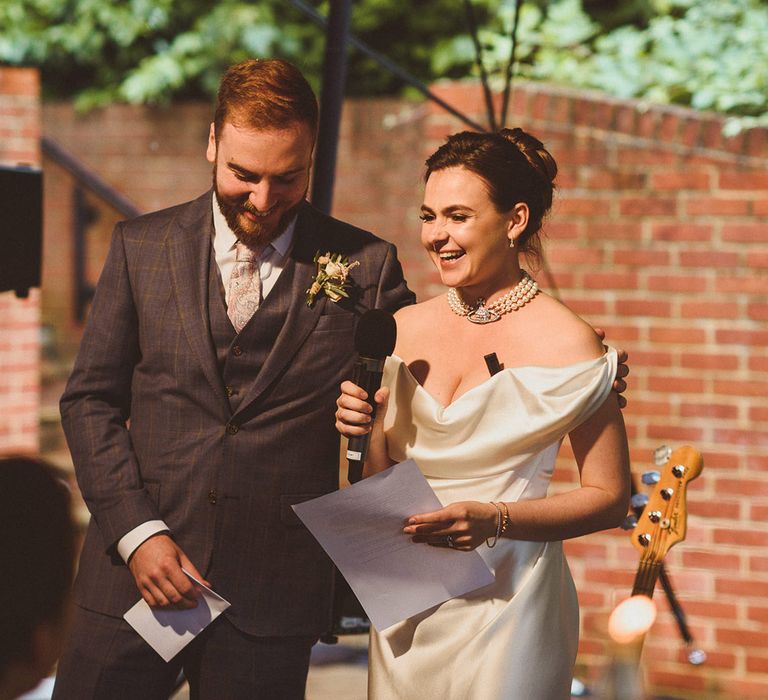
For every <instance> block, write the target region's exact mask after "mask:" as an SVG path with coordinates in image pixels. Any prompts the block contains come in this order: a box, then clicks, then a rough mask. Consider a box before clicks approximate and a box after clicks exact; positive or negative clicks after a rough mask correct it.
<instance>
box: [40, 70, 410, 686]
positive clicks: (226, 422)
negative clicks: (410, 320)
mask: <svg viewBox="0 0 768 700" xmlns="http://www.w3.org/2000/svg"><path fill="white" fill-rule="evenodd" d="M316 131H317V103H316V100H315V96H314V94H313V93H312V90H311V88H310V86H309V85H308V83H307V82H306V80H305V79H304V77H303V76H302V75H301V73H300V72H299V71H298V70H297V69H296V68H295V67H294V66H292V65H291V64H289V63H287V62H285V61H281V60H250V61H245V62H244V63H241V64H238V65H235V66H233V67H231V68H230V69H229V70H228V71H227V72H226V73H225V74H224V76H223V78H222V81H221V85H220V89H219V94H218V100H217V105H216V112H215V118H214V122H213V124H212V125H211V131H210V136H209V142H208V150H207V157H208V160H209V161H210V162H211V163H212V164H213V191H209V192H206V193H205V194H203V195H202V196H201V197H199V198H198V199H196V200H194V201H192V202H187V203H186V204H181V205H179V206H176V207H172V208H170V209H167V210H164V211H160V212H155V213H152V214H148V215H146V216H142V217H139V218H138V219H134V220H132V221H128V222H122V223H119V224H118V225H117V226H116V228H115V231H114V235H113V239H112V244H111V248H110V251H109V255H108V257H107V260H106V263H105V266H104V269H103V272H102V275H101V279H100V281H99V284H98V287H97V290H96V295H95V298H94V302H93V307H92V310H91V313H90V317H89V319H88V324H87V326H86V329H85V333H84V336H83V340H82V345H81V348H80V352H79V354H78V357H77V360H76V363H75V367H74V370H73V373H72V376H71V378H70V380H69V383H68V385H67V388H66V390H65V392H64V395H63V397H62V400H61V412H62V421H63V425H64V430H65V432H66V436H67V440H68V443H69V446H70V450H71V452H72V458H73V460H74V463H75V469H76V473H77V478H78V482H79V484H80V488H81V490H82V493H83V497H84V499H85V501H86V503H87V505H88V508H89V510H90V511H91V514H92V519H91V522H90V525H89V527H88V532H87V535H86V538H85V544H84V547H83V553H82V558H81V561H80V568H79V574H78V577H77V581H76V586H75V596H76V602H77V611H76V615H75V621H74V625H73V632H72V634H71V637H70V640H69V644H68V646H67V649H66V651H65V654H64V656H63V657H62V660H61V662H60V665H59V672H58V678H57V684H56V689H55V693H54V697H55V698H72V699H77V700H84V699H88V698H98V699H99V700H101V699H103V698H110V700H115V699H120V698H126V699H128V698H135V699H136V700H139V699H141V700H145V699H147V698H158V699H160V698H167V697H168V696H169V694H170V693H171V691H172V688H173V685H174V682H175V680H176V678H177V677H178V675H179V671H180V670H181V669H182V668H183V670H184V673H185V675H186V677H187V678H188V679H189V682H190V686H191V690H192V697H199V698H216V699H221V698H227V699H228V700H229V699H233V698H249V699H251V698H270V699H272V698H281V699H286V700H292V699H294V698H295V699H297V700H298V699H300V698H303V697H304V686H305V682H306V675H307V669H308V664H309V654H310V649H311V647H312V645H313V644H314V642H315V641H316V640H317V638H318V636H319V635H320V633H321V632H323V631H324V630H325V629H327V625H328V622H329V618H330V604H331V597H332V596H331V582H332V569H331V565H330V562H329V560H328V559H327V558H326V556H325V555H324V553H323V552H322V550H321V548H320V547H319V545H318V544H317V543H316V542H315V540H314V539H313V538H312V536H311V535H310V534H309V532H308V531H307V530H306V529H305V528H304V527H303V525H302V524H301V522H300V521H299V520H298V519H297V517H296V516H295V514H294V513H293V511H292V509H291V506H292V505H293V504H295V503H299V502H301V501H304V500H307V499H310V498H314V497H316V496H319V495H321V494H324V493H327V492H329V491H332V490H334V489H336V488H337V487H338V457H339V442H338V434H337V433H336V430H335V428H334V416H333V414H334V410H335V399H336V397H337V394H338V387H339V384H340V382H341V381H342V380H343V379H345V378H347V377H348V376H350V371H351V364H352V360H353V352H352V338H353V332H354V327H355V321H356V319H357V317H358V315H359V314H360V313H361V312H362V311H364V310H366V309H371V308H384V309H389V310H391V311H394V310H396V309H397V308H399V307H401V306H404V305H406V304H410V303H413V301H414V297H413V294H412V293H411V292H410V290H409V289H408V288H407V286H406V283H405V280H404V279H403V275H402V270H401V267H400V263H399V262H398V260H397V256H396V252H395V248H394V247H393V246H392V245H390V244H388V243H386V242H384V241H382V240H380V239H378V238H376V237H375V236H373V235H372V234H370V233H367V232H365V231H362V230H360V229H357V228H354V227H353V226H350V225H348V224H345V223H342V222H341V221H337V220H335V219H332V218H330V217H328V216H325V215H324V214H322V213H320V212H319V211H317V210H316V209H314V208H313V207H312V206H311V205H309V204H308V203H307V202H306V201H305V195H306V192H307V185H308V181H309V171H310V165H311V160H312V151H313V147H314V142H315V136H316ZM318 252H319V253H320V254H325V253H331V254H339V255H342V256H345V257H347V258H348V259H349V262H350V264H351V265H354V267H351V268H350V271H349V275H348V277H347V278H346V280H342V279H338V280H336V281H337V282H339V283H342V282H343V283H344V284H343V286H344V288H345V291H346V293H348V294H349V297H348V298H342V299H341V300H340V301H339V302H338V303H334V302H332V301H331V300H330V299H329V298H328V296H326V294H325V293H324V290H323V289H322V288H321V289H319V290H316V294H315V295H314V297H313V298H312V299H310V300H308V299H307V290H308V288H310V287H311V286H312V284H313V281H314V278H315V276H316V273H317V266H316V264H315V263H314V262H313V259H314V257H315V255H316V254H317V253H318ZM340 276H341V277H343V273H342V274H341V275H340ZM182 567H183V568H184V569H186V570H187V571H189V572H190V573H191V574H192V575H194V576H195V577H197V578H199V579H202V580H204V581H207V582H209V583H210V585H211V586H212V587H213V589H214V590H215V591H217V592H218V593H219V594H220V595H222V596H223V597H224V598H226V599H227V600H229V601H230V602H231V604H232V607H231V608H230V609H229V610H228V611H227V612H226V613H225V615H224V616H222V617H221V618H219V619H218V620H216V621H215V622H214V623H213V624H211V625H210V626H209V627H208V629H206V630H205V631H204V632H203V633H202V634H201V635H200V636H199V637H197V638H196V639H195V640H194V641H193V642H192V643H191V644H190V645H189V646H188V647H186V649H185V650H184V651H182V652H181V653H180V654H179V656H177V657H176V658H175V659H173V660H172V661H171V662H170V663H168V664H166V663H165V662H163V661H162V659H161V658H160V657H159V656H158V655H157V654H156V653H155V652H154V651H153V650H152V649H151V648H150V647H149V646H148V645H147V644H146V643H145V642H144V641H143V640H142V639H141V638H140V637H139V636H138V635H137V634H136V633H135V632H134V631H133V630H132V629H131V628H130V627H129V626H128V625H127V623H126V622H125V621H124V620H123V619H122V615H123V613H125V612H126V610H128V609H129V608H130V607H131V606H132V605H133V604H134V603H136V601H137V600H138V599H139V596H141V597H143V598H144V600H146V602H147V603H149V605H151V606H153V607H161V608H163V607H176V608H188V607H194V606H195V605H196V595H197V594H196V591H195V588H194V587H193V585H192V584H191V582H190V580H189V579H188V578H187V576H186V575H185V574H184V573H183V571H182Z"/></svg>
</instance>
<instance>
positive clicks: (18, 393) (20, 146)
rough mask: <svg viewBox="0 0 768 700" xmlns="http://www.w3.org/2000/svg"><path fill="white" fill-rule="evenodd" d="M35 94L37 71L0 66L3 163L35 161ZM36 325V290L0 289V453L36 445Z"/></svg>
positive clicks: (37, 137)
mask: <svg viewBox="0 0 768 700" xmlns="http://www.w3.org/2000/svg"><path fill="white" fill-rule="evenodd" d="M39 95H40V84H39V79H38V74H37V71H36V70H34V69H31V68H10V67H7V66H0V163H2V164H3V165H6V166H16V165H19V164H25V165H33V166H39V165H40V146H39V143H40V104H39V100H40V97H39ZM0 226H2V224H0ZM39 323H40V294H39V290H37V289H33V290H31V291H30V295H29V297H28V298H26V299H17V298H16V295H15V294H14V293H13V292H0V454H9V453H19V452H26V453H34V452H36V451H37V448H38V422H37V415H38V407H39V393H40V392H39V374H40V353H39V350H40V340H39Z"/></svg>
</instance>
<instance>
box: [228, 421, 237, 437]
mask: <svg viewBox="0 0 768 700" xmlns="http://www.w3.org/2000/svg"><path fill="white" fill-rule="evenodd" d="M238 430H240V426H239V425H238V424H237V423H227V432H228V433H229V434H230V435H234V434H235V433H237V431H238Z"/></svg>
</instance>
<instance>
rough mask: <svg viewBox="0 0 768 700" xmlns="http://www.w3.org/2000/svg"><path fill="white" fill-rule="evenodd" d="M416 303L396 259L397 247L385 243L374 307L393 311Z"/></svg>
mask: <svg viewBox="0 0 768 700" xmlns="http://www.w3.org/2000/svg"><path fill="white" fill-rule="evenodd" d="M415 303H416V295H415V294H414V293H413V292H412V291H411V290H410V289H408V285H407V283H406V281H405V277H404V276H403V267H402V265H401V264H400V261H399V260H398V259H397V249H396V248H395V246H393V245H391V244H387V252H386V255H385V257H384V264H383V265H382V267H381V274H380V276H379V284H378V289H377V295H376V304H375V306H376V308H377V309H386V310H387V311H391V312H392V313H394V312H395V311H397V310H398V309H400V308H402V307H403V306H408V305H409V304H415Z"/></svg>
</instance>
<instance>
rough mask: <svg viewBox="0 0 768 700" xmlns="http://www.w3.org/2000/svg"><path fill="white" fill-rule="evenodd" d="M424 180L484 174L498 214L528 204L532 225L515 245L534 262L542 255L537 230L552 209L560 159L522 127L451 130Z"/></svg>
mask: <svg viewBox="0 0 768 700" xmlns="http://www.w3.org/2000/svg"><path fill="white" fill-rule="evenodd" d="M426 165H427V172H426V174H425V177H424V179H425V180H427V179H429V176H430V175H431V174H432V173H433V172H435V171H436V170H443V169H445V168H454V167H455V168H458V167H461V168H466V169H467V170H469V171H471V172H473V173H475V174H476V175H478V176H479V177H481V178H482V179H483V180H484V181H485V183H486V184H487V186H488V194H489V196H490V198H491V201H492V202H493V204H494V205H495V207H496V209H497V210H498V211H499V212H506V211H509V210H510V209H512V207H514V206H515V204H518V203H520V202H525V204H527V205H528V212H529V213H528V226H527V227H526V229H525V231H524V232H523V233H522V234H521V235H520V237H519V238H518V239H517V242H516V243H517V246H518V248H519V249H521V250H522V251H524V252H525V253H526V254H527V255H528V257H529V258H533V259H534V261H535V260H536V259H539V258H540V257H541V241H540V240H539V235H538V234H539V231H540V229H541V226H542V222H543V220H544V217H545V216H546V215H547V214H548V213H549V210H550V208H551V207H552V197H553V195H554V190H555V183H554V180H555V177H556V176H557V163H556V162H555V159H554V158H553V157H552V155H551V154H550V153H549V151H547V149H546V148H544V144H543V143H542V142H541V141H539V139H537V138H536V137H535V136H531V134H529V133H527V132H525V131H523V130H522V129H520V128H514V129H502V130H501V131H499V132H497V133H493V134H491V133H482V134H481V133H477V132H474V131H461V132H459V133H457V134H452V135H451V136H449V137H448V139H447V141H446V142H445V143H444V144H443V145H442V146H440V148H438V149H437V151H435V152H434V153H433V154H432V155H431V156H430V157H429V158H428V159H427V161H426Z"/></svg>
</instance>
